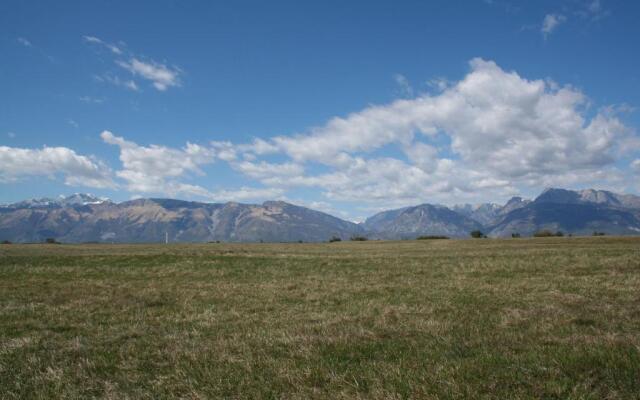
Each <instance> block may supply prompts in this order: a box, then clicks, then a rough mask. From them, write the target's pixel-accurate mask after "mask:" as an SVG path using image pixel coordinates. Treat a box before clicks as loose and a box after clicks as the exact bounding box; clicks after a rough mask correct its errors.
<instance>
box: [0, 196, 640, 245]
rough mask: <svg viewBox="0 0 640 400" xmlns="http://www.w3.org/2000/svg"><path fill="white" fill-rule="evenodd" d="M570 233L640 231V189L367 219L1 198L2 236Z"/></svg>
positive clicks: (170, 203) (100, 238) (234, 207)
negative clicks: (636, 193)
mask: <svg viewBox="0 0 640 400" xmlns="http://www.w3.org/2000/svg"><path fill="white" fill-rule="evenodd" d="M543 229H548V230H551V231H554V232H555V231H562V232H563V233H565V234H569V233H571V234H576V235H591V234H592V233H593V232H595V231H597V232H604V233H606V234H610V235H640V197H639V196H634V195H629V194H617V193H613V192H608V191H604V190H593V189H587V190H578V191H574V190H566V189H547V190H545V191H544V192H542V193H541V194H540V195H539V196H538V197H537V198H536V199H535V200H533V201H531V200H525V199H522V198H521V197H513V198H512V199H510V200H509V201H508V202H507V203H506V204H504V205H499V204H495V203H485V204H480V205H469V204H465V205H457V206H453V207H451V208H448V207H445V206H442V205H434V204H421V205H417V206H412V207H405V208H399V209H395V210H389V211H383V212H380V213H378V214H375V215H374V216H372V217H370V218H368V219H367V220H366V221H365V222H363V223H362V224H355V223H352V222H349V221H344V220H342V219H340V218H337V217H334V216H331V215H329V214H325V213H322V212H319V211H315V210H311V209H309V208H305V207H300V206H296V205H293V204H289V203H286V202H283V201H267V202H264V203H262V204H241V203H233V202H230V203H201V202H191V201H182V200H173V199H138V200H131V201H125V202H122V203H114V202H112V201H110V200H108V199H103V198H98V197H95V196H92V195H88V194H81V193H78V194H74V195H72V196H68V197H60V198H57V199H51V198H43V199H34V200H25V201H21V202H18V203H14V204H7V205H2V206H0V240H9V241H12V242H42V241H44V240H45V239H46V238H55V239H56V240H58V241H61V242H74V243H78V242H132V243H139V242H164V240H165V235H167V236H168V239H169V241H171V242H207V241H217V240H219V241H225V242H259V241H265V242H296V241H305V242H319V241H326V240H329V239H330V238H331V237H334V236H335V237H339V238H341V239H342V240H346V239H349V238H350V237H352V236H354V235H358V236H367V237H368V238H370V239H415V238H416V237H418V236H426V235H437V236H449V237H458V238H463V237H464V238H466V237H469V233H470V232H471V231H473V230H481V231H483V232H484V233H486V234H488V235H489V236H492V237H510V236H511V235H512V234H514V233H518V234H520V235H521V236H530V235H533V233H535V232H537V231H539V230H543Z"/></svg>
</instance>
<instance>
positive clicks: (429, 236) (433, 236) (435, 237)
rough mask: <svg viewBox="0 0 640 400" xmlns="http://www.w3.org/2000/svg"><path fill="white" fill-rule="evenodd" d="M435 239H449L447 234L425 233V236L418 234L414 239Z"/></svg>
mask: <svg viewBox="0 0 640 400" xmlns="http://www.w3.org/2000/svg"><path fill="white" fill-rule="evenodd" d="M435 239H449V236H440V235H425V236H418V237H417V238H416V240H435Z"/></svg>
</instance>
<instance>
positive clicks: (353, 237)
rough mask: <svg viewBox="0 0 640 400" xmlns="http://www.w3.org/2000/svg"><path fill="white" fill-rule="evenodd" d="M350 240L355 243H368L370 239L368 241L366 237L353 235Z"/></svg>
mask: <svg viewBox="0 0 640 400" xmlns="http://www.w3.org/2000/svg"><path fill="white" fill-rule="evenodd" d="M349 240H351V241H353V242H365V241H367V240H369V239H367V237H366V236H360V235H353V236H351V238H350V239H349Z"/></svg>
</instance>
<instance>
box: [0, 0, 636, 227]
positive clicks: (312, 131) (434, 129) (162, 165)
mask: <svg viewBox="0 0 640 400" xmlns="http://www.w3.org/2000/svg"><path fill="white" fill-rule="evenodd" d="M639 17H640V3H638V2H635V1H622V0H564V1H563V0H553V1H535V2H530V1H508V0H504V1H503V0H468V1H456V2H451V1H444V0H443V1H436V0H434V1H428V2H426V1H371V0H369V1H349V2H345V1H332V0H330V1H322V2H300V1H274V2H265V1H233V2H211V1H166V0H154V1H137V2H124V1H65V2H52V1H38V2H36V1H28V0H21V1H14V0H5V1H3V2H1V3H0V203H10V202H15V201H19V200H23V199H27V198H40V197H56V196H59V195H69V194H72V193H76V192H82V193H92V194H94V195H97V196H103V197H108V198H110V199H112V200H114V201H125V200H129V199H133V198H139V197H170V198H178V199H185V200H196V201H205V202H226V201H237V202H244V203H260V202H262V201H265V200H274V199H281V200H285V201H289V202H291V203H294V204H299V205H303V206H307V207H312V208H314V209H318V210H321V211H325V212H329V213H331V214H333V215H336V216H339V217H342V218H345V219H350V220H354V221H358V220H362V219H363V218H364V217H366V216H369V215H371V214H373V213H375V212H376V211H379V210H383V209H390V208H397V207H402V206H407V205H415V204H420V203H439V204H445V205H453V204H460V203H472V204H476V203H481V202H487V201H491V202H498V203H502V202H505V201H506V200H508V199H509V198H510V197H511V196H514V195H521V196H523V197H527V198H532V197H535V196H536V195H537V194H539V193H540V192H541V191H542V190H543V189H544V188H547V187H564V188H570V189H582V188H597V189H606V190H613V191H616V192H624V193H634V194H638V193H640V134H639V132H638V128H639V127H640V116H639V115H638V111H637V108H638V107H639V106H640V52H638V42H639V41H640V24H638V23H637V21H638V18H639Z"/></svg>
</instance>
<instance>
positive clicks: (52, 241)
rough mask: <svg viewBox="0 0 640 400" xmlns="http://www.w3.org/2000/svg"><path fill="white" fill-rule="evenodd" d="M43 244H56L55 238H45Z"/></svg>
mask: <svg viewBox="0 0 640 400" xmlns="http://www.w3.org/2000/svg"><path fill="white" fill-rule="evenodd" d="M44 242H45V243H48V244H58V241H56V239H55V238H46V239H45V241H44Z"/></svg>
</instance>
